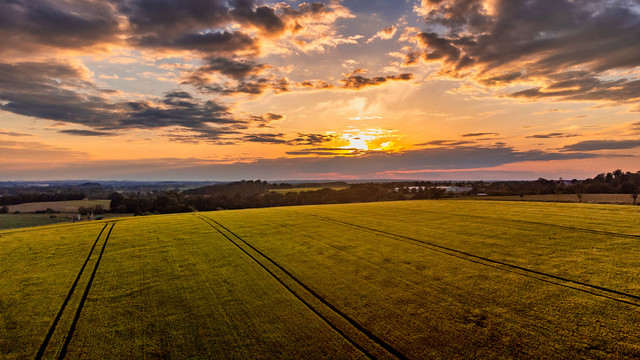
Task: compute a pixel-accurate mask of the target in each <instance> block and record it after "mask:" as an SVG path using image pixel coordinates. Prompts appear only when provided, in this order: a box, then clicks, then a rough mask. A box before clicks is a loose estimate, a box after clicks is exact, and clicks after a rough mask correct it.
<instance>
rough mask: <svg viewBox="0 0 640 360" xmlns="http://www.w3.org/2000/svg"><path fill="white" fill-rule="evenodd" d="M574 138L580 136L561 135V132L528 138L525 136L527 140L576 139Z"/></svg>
mask: <svg viewBox="0 0 640 360" xmlns="http://www.w3.org/2000/svg"><path fill="white" fill-rule="evenodd" d="M576 136H580V135H577V134H567V133H561V132H553V133H548V134H536V135H529V136H527V138H529V139H554V138H567V137H576Z"/></svg>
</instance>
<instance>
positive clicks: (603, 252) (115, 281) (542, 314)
mask: <svg viewBox="0 0 640 360" xmlns="http://www.w3.org/2000/svg"><path fill="white" fill-rule="evenodd" d="M638 241H640V212H639V211H638V208H637V207H633V206H612V205H592V204H549V203H535V202H499V201H478V200H470V201H463V200H453V201H443V200H438V201H410V202H387V203H367V204H346V205H323V206H301V207H283V208H268V209H251V210H236V211H219V212H210V213H194V214H177V215H165V216H150V217H137V218H122V219H114V220H109V221H107V222H100V221H94V222H91V223H80V224H63V225H53V226H49V227H46V228H33V229H25V230H11V231H0V288H1V289H3V291H2V292H0V358H7V359H23V358H25V359H30V358H34V357H36V358H38V357H42V358H69V359H74V358H116V359H131V358H219V359H229V358H238V359H240V358H267V359H280V358H309V359H316V358H326V359H336V358H363V359H366V358H370V359H425V358H523V357H525V358H563V357H570V358H637V357H639V356H640V345H638V342H637V339H638V337H639V336H640V329H639V328H638V327H637V323H638V321H640V282H639V281H638V280H637V279H638V278H640V257H639V256H638V250H637V249H638V247H637V243H638Z"/></svg>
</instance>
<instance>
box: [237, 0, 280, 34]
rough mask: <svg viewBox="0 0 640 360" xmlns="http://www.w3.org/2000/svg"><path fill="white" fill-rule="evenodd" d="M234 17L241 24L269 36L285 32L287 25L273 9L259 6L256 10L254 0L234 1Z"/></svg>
mask: <svg viewBox="0 0 640 360" xmlns="http://www.w3.org/2000/svg"><path fill="white" fill-rule="evenodd" d="M231 3H232V5H233V10H232V12H231V13H232V15H233V17H234V19H235V20H237V21H238V22H240V23H247V24H250V25H253V26H255V27H257V28H259V29H261V30H262V31H264V32H266V33H269V34H278V33H281V32H282V31H284V28H285V24H284V22H283V21H282V20H281V19H280V17H279V16H278V15H276V13H275V11H274V9H273V8H270V7H267V6H258V7H255V9H254V3H255V1H253V0H232V1H231Z"/></svg>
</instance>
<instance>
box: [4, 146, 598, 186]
mask: <svg viewBox="0 0 640 360" xmlns="http://www.w3.org/2000/svg"><path fill="white" fill-rule="evenodd" d="M0 146H2V145H1V144H0ZM346 150H348V149H346ZM323 152H324V150H323V149H322V148H319V149H318V150H315V153H317V154H318V155H330V154H323ZM312 153H314V150H310V151H308V152H305V153H304V154H302V155H309V154H312ZM333 155H334V156H318V157H298V158H277V159H259V160H254V161H246V162H232V163H220V162H215V161H211V160H205V159H171V158H169V159H166V158H163V159H149V160H144V161H127V160H124V161H118V162H109V161H101V162H95V163H81V162H75V163H74V164H73V167H55V166H50V167H51V168H50V169H48V173H49V174H51V176H52V177H53V178H56V177H62V178H65V179H66V178H68V176H69V174H72V175H73V176H74V177H76V178H86V174H92V177H93V178H95V179H113V178H114V176H116V177H118V178H137V179H164V178H166V176H167V175H166V174H167V169H180V172H181V173H183V174H184V178H187V179H210V178H211V176H212V174H215V175H216V178H217V179H221V180H228V179H241V178H245V179H246V178H260V179H272V180H276V179H280V180H282V179H300V178H302V179H318V178H323V176H324V177H325V178H326V176H330V177H334V176H336V175H339V176H341V177H345V178H365V179H366V178H368V179H372V178H380V177H389V176H396V175H397V174H399V175H400V177H402V178H406V177H415V175H411V174H418V173H420V172H432V171H450V170H464V169H470V170H474V169H482V168H492V167H496V166H500V165H504V164H510V163H517V162H523V161H528V162H531V161H534V162H535V161H548V160H562V159H591V158H594V157H597V155H596V154H591V153H546V152H540V151H525V152H521V151H516V150H514V149H513V148H508V147H472V146H463V147H454V148H435V149H425V150H414V151H407V152H404V153H396V154H389V153H383V152H376V153H369V154H364V155H361V156H350V157H345V156H338V157H336V156H335V154H333ZM40 166H41V165H40ZM35 171H42V167H40V168H39V169H37V170H36V169H34V170H33V172H34V173H35ZM19 173H20V174H21V175H22V177H25V178H28V177H31V176H33V173H31V172H29V171H28V170H22V171H20V172H19ZM394 174H396V175H394ZM407 174H409V175H407ZM65 176H66V177H65ZM533 177H535V175H529V178H533ZM450 178H451V177H449V179H450Z"/></svg>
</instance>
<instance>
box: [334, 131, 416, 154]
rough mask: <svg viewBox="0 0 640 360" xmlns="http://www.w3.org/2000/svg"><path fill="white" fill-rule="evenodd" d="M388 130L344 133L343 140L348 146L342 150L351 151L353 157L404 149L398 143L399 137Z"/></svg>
mask: <svg viewBox="0 0 640 360" xmlns="http://www.w3.org/2000/svg"><path fill="white" fill-rule="evenodd" d="M393 132H394V131H393V130H386V129H367V130H360V129H352V130H348V131H346V132H345V133H343V134H342V135H341V136H342V139H343V140H344V141H345V142H348V145H345V146H341V148H342V149H345V150H347V149H348V150H351V151H352V154H353V155H361V154H363V153H365V152H367V151H384V152H397V151H400V150H402V149H403V148H402V147H401V146H400V145H398V144H397V143H396V141H394V140H397V138H398V135H396V134H393Z"/></svg>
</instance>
